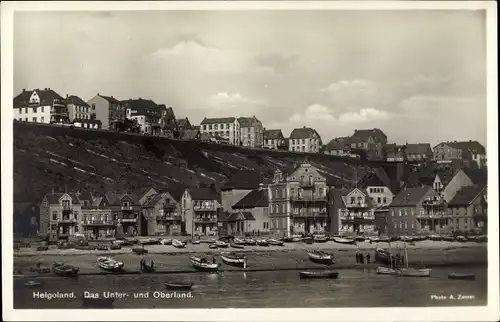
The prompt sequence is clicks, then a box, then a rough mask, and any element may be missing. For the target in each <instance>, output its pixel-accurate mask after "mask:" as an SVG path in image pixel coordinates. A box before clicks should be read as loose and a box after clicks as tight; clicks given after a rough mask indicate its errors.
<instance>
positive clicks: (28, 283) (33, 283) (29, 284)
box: [24, 281, 42, 287]
mask: <svg viewBox="0 0 500 322" xmlns="http://www.w3.org/2000/svg"><path fill="white" fill-rule="evenodd" d="M41 284H42V283H40V282H37V281H27V282H26V283H24V286H27V287H36V286H40V285H41Z"/></svg>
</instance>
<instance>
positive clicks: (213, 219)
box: [193, 217, 217, 223]
mask: <svg viewBox="0 0 500 322" xmlns="http://www.w3.org/2000/svg"><path fill="white" fill-rule="evenodd" d="M193 221H194V222H196V223H216V222H217V218H216V217H208V218H207V217H195V218H194V219H193Z"/></svg>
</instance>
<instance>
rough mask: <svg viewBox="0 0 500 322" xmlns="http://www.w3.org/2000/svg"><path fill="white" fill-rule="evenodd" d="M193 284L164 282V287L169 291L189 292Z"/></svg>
mask: <svg viewBox="0 0 500 322" xmlns="http://www.w3.org/2000/svg"><path fill="white" fill-rule="evenodd" d="M193 285H194V283H182V282H181V283H179V282H165V287H166V288H167V289H169V290H190V289H191V288H193Z"/></svg>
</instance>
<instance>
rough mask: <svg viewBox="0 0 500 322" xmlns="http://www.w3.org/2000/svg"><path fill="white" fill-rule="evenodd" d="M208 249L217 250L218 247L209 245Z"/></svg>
mask: <svg viewBox="0 0 500 322" xmlns="http://www.w3.org/2000/svg"><path fill="white" fill-rule="evenodd" d="M208 248H210V249H217V248H219V247H217V245H215V244H209V245H208Z"/></svg>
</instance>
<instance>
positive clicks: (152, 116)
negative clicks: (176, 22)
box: [122, 98, 162, 135]
mask: <svg viewBox="0 0 500 322" xmlns="http://www.w3.org/2000/svg"><path fill="white" fill-rule="evenodd" d="M122 104H123V106H124V108H125V110H126V115H127V118H128V119H131V120H135V121H137V124H138V125H139V127H140V129H141V133H145V134H151V135H161V134H162V124H161V119H162V110H161V109H160V107H159V106H158V105H157V104H156V103H155V102H153V101H152V100H146V99H142V98H138V99H129V100H126V101H122Z"/></svg>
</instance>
